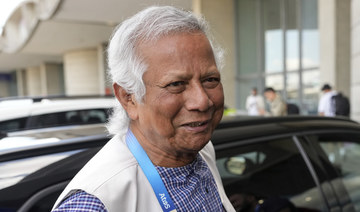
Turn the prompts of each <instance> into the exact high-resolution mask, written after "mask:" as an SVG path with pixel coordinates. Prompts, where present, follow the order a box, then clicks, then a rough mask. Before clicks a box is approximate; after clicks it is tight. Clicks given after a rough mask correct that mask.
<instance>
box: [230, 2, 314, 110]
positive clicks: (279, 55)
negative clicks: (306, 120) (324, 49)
mask: <svg viewBox="0 0 360 212" xmlns="http://www.w3.org/2000/svg"><path fill="white" fill-rule="evenodd" d="M235 2H236V5H237V26H238V27H237V41H236V42H237V52H238V60H237V62H238V72H237V73H238V75H237V76H238V81H237V84H241V83H243V81H246V80H247V79H249V78H252V77H254V78H258V79H259V80H261V82H262V83H264V82H265V83H264V84H262V87H273V88H274V89H275V90H278V91H282V92H283V94H284V98H286V99H285V100H286V101H287V102H292V103H295V104H297V105H298V106H301V113H302V114H316V112H317V109H316V108H317V102H318V99H319V96H318V95H316V96H315V95H314V91H315V90H316V89H317V88H315V87H313V86H312V87H311V88H310V87H308V84H312V85H313V83H314V82H315V81H318V80H319V78H318V75H319V73H318V72H319V31H318V24H317V21H318V20H317V16H318V15H317V13H318V11H317V7H318V1H317V0H286V1H284V0H266V1H263V0H237V1H235ZM308 71H310V72H311V73H310V72H309V73H305V72H308ZM295 72H297V74H295ZM315 72H316V73H315ZM303 74H304V75H306V76H303ZM280 75H281V76H280ZM310 75H313V76H315V75H316V76H315V77H314V78H308V76H310ZM305 78H306V79H305ZM264 79H265V80H264ZM284 79H286V81H285V80H284ZM308 79H310V81H307V80H308ZM301 82H304V83H301ZM249 84H250V83H248V85H249ZM238 87H239V86H238ZM250 89H251V87H247V88H245V90H250ZM314 89H315V90H314ZM285 91H286V92H285ZM316 92H317V94H318V93H319V91H318V90H316ZM285 94H286V95H285ZM241 101H244V96H243V95H240V96H239V95H238V96H237V107H239V106H241V107H242V106H243V104H241V103H239V102H241ZM241 109H242V108H241Z"/></svg>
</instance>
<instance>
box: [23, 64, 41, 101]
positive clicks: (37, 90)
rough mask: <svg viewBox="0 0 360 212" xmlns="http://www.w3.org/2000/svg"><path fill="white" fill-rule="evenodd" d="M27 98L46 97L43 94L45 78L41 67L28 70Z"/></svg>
mask: <svg viewBox="0 0 360 212" xmlns="http://www.w3.org/2000/svg"><path fill="white" fill-rule="evenodd" d="M25 77H26V79H25V80H26V90H25V95H26V96H40V95H44V94H43V93H42V88H41V87H42V84H43V83H42V80H43V76H42V75H41V71H40V67H29V68H26V74H25Z"/></svg>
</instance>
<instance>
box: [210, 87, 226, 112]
mask: <svg viewBox="0 0 360 212" xmlns="http://www.w3.org/2000/svg"><path fill="white" fill-rule="evenodd" d="M209 98H210V99H211V101H212V102H213V103H214V105H215V107H216V109H220V108H223V107H224V92H223V88H222V85H221V84H220V85H219V86H218V87H217V88H216V89H214V90H213V91H211V92H209Z"/></svg>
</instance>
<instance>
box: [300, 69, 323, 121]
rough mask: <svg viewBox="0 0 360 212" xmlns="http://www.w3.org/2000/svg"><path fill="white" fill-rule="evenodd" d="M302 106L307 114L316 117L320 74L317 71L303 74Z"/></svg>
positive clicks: (308, 71)
mask: <svg viewBox="0 0 360 212" xmlns="http://www.w3.org/2000/svg"><path fill="white" fill-rule="evenodd" d="M302 76H303V81H302V82H303V98H304V99H303V105H304V106H305V111H307V114H311V115H316V114H317V105H318V101H319V93H320V73H319V70H318V69H314V70H307V71H304V72H303V75H302Z"/></svg>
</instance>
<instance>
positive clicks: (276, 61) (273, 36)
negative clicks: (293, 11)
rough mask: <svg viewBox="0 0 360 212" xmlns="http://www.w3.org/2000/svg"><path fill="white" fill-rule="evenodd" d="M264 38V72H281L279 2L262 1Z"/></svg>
mask: <svg viewBox="0 0 360 212" xmlns="http://www.w3.org/2000/svg"><path fill="white" fill-rule="evenodd" d="M263 3H264V5H263V9H264V36H265V72H267V73H274V72H282V71H283V66H284V65H283V64H284V63H283V58H284V52H283V40H284V38H283V31H282V26H281V19H280V17H281V11H280V1H279V0H267V1H263Z"/></svg>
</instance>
